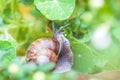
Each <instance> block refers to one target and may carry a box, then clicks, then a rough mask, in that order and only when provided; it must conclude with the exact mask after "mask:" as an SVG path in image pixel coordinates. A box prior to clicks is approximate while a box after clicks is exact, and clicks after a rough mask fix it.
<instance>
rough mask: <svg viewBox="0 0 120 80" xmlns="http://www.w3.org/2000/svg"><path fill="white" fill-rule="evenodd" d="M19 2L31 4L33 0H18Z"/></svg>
mask: <svg viewBox="0 0 120 80" xmlns="http://www.w3.org/2000/svg"><path fill="white" fill-rule="evenodd" d="M19 1H20V2H21V3H23V4H25V5H32V4H33V2H34V0H19Z"/></svg>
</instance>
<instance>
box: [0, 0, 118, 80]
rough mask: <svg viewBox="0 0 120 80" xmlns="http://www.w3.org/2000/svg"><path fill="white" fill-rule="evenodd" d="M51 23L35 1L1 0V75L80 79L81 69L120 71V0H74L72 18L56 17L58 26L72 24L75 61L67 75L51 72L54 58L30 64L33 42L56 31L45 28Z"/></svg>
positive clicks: (16, 79) (24, 79)
mask: <svg viewBox="0 0 120 80" xmlns="http://www.w3.org/2000/svg"><path fill="white" fill-rule="evenodd" d="M36 1H37V0H36ZM38 1H45V0H38ZM58 1H60V0H58ZM67 1H68V2H70V1H71V0H67ZM49 22H50V20H48V18H46V17H45V16H44V15H43V14H42V13H41V12H40V11H39V10H38V9H37V8H36V7H35V4H34V0H0V80H6V79H7V80H79V79H78V75H79V73H86V74H96V73H100V72H105V71H113V70H117V71H119V70H120V63H119V61H120V0H75V8H74V11H73V13H72V14H71V15H70V17H69V18H67V19H65V20H55V28H56V29H59V28H60V27H61V26H63V25H65V24H66V23H71V25H70V26H68V27H66V28H65V29H64V35H65V36H66V37H67V39H68V40H69V41H70V43H71V49H72V51H73V55H74V64H73V68H72V71H70V72H69V73H65V74H64V75H63V74H57V73H52V72H49V70H50V69H52V68H53V67H54V64H52V63H50V64H46V65H42V66H36V65H35V64H34V63H25V55H26V50H27V48H28V46H29V45H30V44H31V43H32V42H33V41H34V40H36V39H38V38H43V37H51V36H52V31H51V30H50V31H49V32H48V30H47V29H46V25H47V24H48V23H49ZM50 29H51V27H50ZM73 77H74V78H73Z"/></svg>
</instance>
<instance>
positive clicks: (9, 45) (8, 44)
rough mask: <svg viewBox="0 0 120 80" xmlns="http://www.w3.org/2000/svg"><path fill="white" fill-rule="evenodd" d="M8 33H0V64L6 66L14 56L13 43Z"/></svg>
mask: <svg viewBox="0 0 120 80" xmlns="http://www.w3.org/2000/svg"><path fill="white" fill-rule="evenodd" d="M13 44H14V42H13V41H12V40H11V36H10V35H4V34H2V35H0V66H3V65H5V66H7V65H8V64H10V63H11V62H12V61H13V59H14V58H15V56H16V50H15V45H13Z"/></svg>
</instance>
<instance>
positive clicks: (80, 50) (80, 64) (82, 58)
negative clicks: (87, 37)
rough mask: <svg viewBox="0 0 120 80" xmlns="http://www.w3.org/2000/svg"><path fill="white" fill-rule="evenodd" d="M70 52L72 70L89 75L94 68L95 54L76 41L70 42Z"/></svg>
mask: <svg viewBox="0 0 120 80" xmlns="http://www.w3.org/2000/svg"><path fill="white" fill-rule="evenodd" d="M71 45H72V51H73V53H74V54H73V55H74V65H73V69H74V70H76V71H80V72H84V73H89V72H90V71H91V69H92V68H93V67H94V57H95V53H94V52H93V50H92V49H90V48H89V47H88V46H86V45H85V44H82V43H80V42H79V41H77V40H74V39H72V40H71Z"/></svg>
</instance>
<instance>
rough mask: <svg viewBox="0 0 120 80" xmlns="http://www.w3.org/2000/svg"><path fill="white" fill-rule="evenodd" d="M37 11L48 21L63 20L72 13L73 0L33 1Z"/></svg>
mask: <svg viewBox="0 0 120 80" xmlns="http://www.w3.org/2000/svg"><path fill="white" fill-rule="evenodd" d="M34 3H35V5H36V7H37V9H38V10H39V11H40V12H41V13H42V14H43V15H44V16H45V17H47V18H48V19H50V20H65V19H67V18H68V17H69V16H70V15H71V14H72V12H73V10H74V7H75V0H35V1H34Z"/></svg>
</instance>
